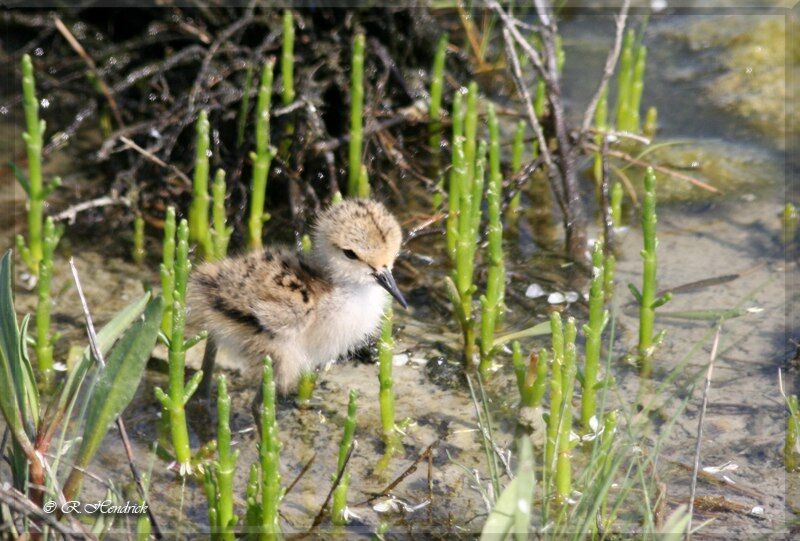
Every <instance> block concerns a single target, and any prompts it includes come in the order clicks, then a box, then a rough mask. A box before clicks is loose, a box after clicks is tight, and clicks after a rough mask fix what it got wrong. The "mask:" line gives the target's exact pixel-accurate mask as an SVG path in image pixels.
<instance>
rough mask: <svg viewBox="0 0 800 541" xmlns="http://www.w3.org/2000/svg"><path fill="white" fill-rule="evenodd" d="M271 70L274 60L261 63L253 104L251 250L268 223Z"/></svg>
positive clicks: (272, 150) (272, 153)
mask: <svg viewBox="0 0 800 541" xmlns="http://www.w3.org/2000/svg"><path fill="white" fill-rule="evenodd" d="M274 68H275V59H274V58H269V59H268V60H267V61H266V62H265V63H264V70H263V71H262V73H261V83H260V85H259V87H258V101H257V102H256V150H255V152H251V153H250V159H251V160H252V161H253V179H252V184H251V186H250V216H249V217H248V220H247V245H248V246H249V247H250V248H251V249H253V250H257V249H260V248H261V246H262V239H261V230H262V227H263V226H264V222H266V221H267V220H268V219H269V214H267V213H265V212H264V204H265V202H266V198H267V177H268V176H269V167H270V164H271V163H272V158H274V157H275V153H276V150H275V147H273V146H271V145H270V136H269V130H270V106H271V103H272V78H273V70H274Z"/></svg>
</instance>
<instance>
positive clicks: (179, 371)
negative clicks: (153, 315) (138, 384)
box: [155, 220, 203, 475]
mask: <svg viewBox="0 0 800 541" xmlns="http://www.w3.org/2000/svg"><path fill="white" fill-rule="evenodd" d="M188 237H189V226H188V224H187V222H186V220H181V222H180V225H179V226H178V236H177V239H178V241H177V248H176V252H175V268H174V288H173V292H172V328H171V333H170V335H169V353H168V362H169V389H168V392H167V393H164V391H163V390H161V389H160V388H158V387H156V389H155V393H156V398H158V400H159V401H160V402H161V404H162V405H163V406H164V409H165V410H166V411H167V414H168V415H169V425H170V433H171V435H172V446H173V448H174V451H175V460H176V462H177V463H178V465H179V467H180V473H181V475H185V474H187V473H190V472H191V460H192V449H191V446H190V445H189V428H188V426H187V424H186V410H185V406H186V403H187V402H188V401H189V399H190V398H191V397H192V394H194V391H195V390H196V389H197V386H198V385H199V383H200V379H201V378H202V377H203V373H202V371H199V370H198V371H197V372H196V373H195V374H194V376H192V379H191V380H190V381H189V382H188V383H186V382H185V381H184V377H185V368H186V367H185V364H186V349H187V342H185V341H184V327H185V324H186V284H187V281H188V278H189V271H190V269H191V263H190V262H189V240H188Z"/></svg>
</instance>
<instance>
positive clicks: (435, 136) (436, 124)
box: [428, 34, 449, 210]
mask: <svg viewBox="0 0 800 541" xmlns="http://www.w3.org/2000/svg"><path fill="white" fill-rule="evenodd" d="M448 41H449V37H448V35H447V34H444V35H442V36H441V37H440V38H439V43H438V44H437V45H436V54H435V55H434V57H433V68H432V70H431V73H432V75H431V90H430V94H431V102H430V106H429V108H428V116H429V118H430V124H429V125H428V145H429V146H430V149H431V154H432V155H433V162H434V163H433V167H434V168H435V169H436V171H437V172H436V174H437V176H438V180H437V183H436V191H435V192H434V194H433V207H434V209H437V210H438V209H439V207H440V206H441V205H442V191H443V190H444V175H443V174H442V173H441V172H440V171H439V169H440V163H439V160H440V155H441V146H442V121H441V118H442V93H443V90H444V63H445V56H446V54H447V44H448Z"/></svg>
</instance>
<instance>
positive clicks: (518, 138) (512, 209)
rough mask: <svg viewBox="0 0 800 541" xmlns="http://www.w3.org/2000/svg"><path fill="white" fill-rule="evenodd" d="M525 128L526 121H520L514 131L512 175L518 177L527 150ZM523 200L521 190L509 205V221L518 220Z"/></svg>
mask: <svg viewBox="0 0 800 541" xmlns="http://www.w3.org/2000/svg"><path fill="white" fill-rule="evenodd" d="M525 126H527V123H526V122H525V121H524V120H520V121H519V122H517V129H516V130H514V142H513V144H512V146H511V174H512V175H516V174H517V173H519V172H520V170H521V169H522V152H523V150H524V148H525ZM521 198H522V191H521V190H519V191H517V193H515V194H514V197H512V198H511V201H509V203H508V209H507V210H506V216H508V219H509V220H510V221H512V222H513V221H514V220H516V218H517V213H518V212H519V202H520V199H521Z"/></svg>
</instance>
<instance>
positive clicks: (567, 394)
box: [556, 317, 576, 502]
mask: <svg viewBox="0 0 800 541" xmlns="http://www.w3.org/2000/svg"><path fill="white" fill-rule="evenodd" d="M575 335H576V329H575V318H572V317H570V318H568V319H567V324H566V326H565V327H564V366H563V371H562V374H561V404H560V408H561V416H560V419H559V421H560V426H559V435H558V460H557V463H556V497H557V498H558V499H559V500H560V501H562V502H563V501H566V499H567V498H569V496H570V494H571V493H572V466H571V456H572V442H571V441H570V433H571V432H572V396H573V393H574V391H575V373H576V367H575V357H576V351H575Z"/></svg>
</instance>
